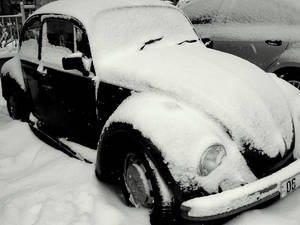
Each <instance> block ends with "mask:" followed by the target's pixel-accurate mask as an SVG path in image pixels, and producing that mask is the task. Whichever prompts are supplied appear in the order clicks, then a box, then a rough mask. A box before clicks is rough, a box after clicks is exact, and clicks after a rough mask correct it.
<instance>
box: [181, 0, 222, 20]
mask: <svg viewBox="0 0 300 225" xmlns="http://www.w3.org/2000/svg"><path fill="white" fill-rule="evenodd" d="M223 2H224V0H210V1H208V0H194V1H191V2H189V3H188V4H187V5H185V6H183V7H182V10H183V11H184V13H185V14H186V15H187V16H188V17H189V19H190V20H191V22H192V24H212V23H215V22H221V21H220V20H221V19H222V15H221V13H222V12H221V11H220V9H221V7H222V4H223Z"/></svg>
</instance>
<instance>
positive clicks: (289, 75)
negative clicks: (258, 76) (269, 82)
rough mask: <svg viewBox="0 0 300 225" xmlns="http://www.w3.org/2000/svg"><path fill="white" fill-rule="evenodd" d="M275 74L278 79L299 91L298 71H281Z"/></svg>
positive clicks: (299, 78)
mask: <svg viewBox="0 0 300 225" xmlns="http://www.w3.org/2000/svg"><path fill="white" fill-rule="evenodd" d="M275 73H276V74H277V76H278V77H280V78H282V79H284V80H285V81H287V82H289V83H290V84H292V85H293V86H295V87H296V88H297V89H299V90H300V69H298V68H295V69H293V68H290V69H281V70H279V71H277V72H275Z"/></svg>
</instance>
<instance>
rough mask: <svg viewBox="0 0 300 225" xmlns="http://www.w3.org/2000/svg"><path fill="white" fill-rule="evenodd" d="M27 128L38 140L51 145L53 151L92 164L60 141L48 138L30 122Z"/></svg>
mask: <svg viewBox="0 0 300 225" xmlns="http://www.w3.org/2000/svg"><path fill="white" fill-rule="evenodd" d="M28 124H29V127H30V129H31V130H32V132H33V133H34V134H35V135H36V136H37V137H38V138H40V139H41V140H42V141H44V142H46V143H47V144H49V145H51V146H52V147H54V148H55V149H57V150H59V151H61V152H63V153H65V154H66V155H68V156H70V157H72V158H75V159H78V160H80V161H83V162H86V163H89V164H92V162H91V161H90V160H88V159H86V158H84V157H83V156H82V155H81V154H79V153H78V152H75V151H73V150H72V149H71V148H70V147H69V146H67V145H65V144H64V143H62V142H61V141H59V140H58V139H56V138H53V137H51V136H49V135H48V134H46V133H45V132H43V131H42V130H40V129H38V128H37V127H36V126H35V123H34V122H32V121H30V122H29V123H28Z"/></svg>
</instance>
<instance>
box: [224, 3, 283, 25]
mask: <svg viewBox="0 0 300 225" xmlns="http://www.w3.org/2000/svg"><path fill="white" fill-rule="evenodd" d="M228 4H229V8H228V14H227V16H226V23H250V24H253V23H274V22H276V23H278V22H279V21H280V20H279V18H280V9H279V7H278V4H277V2H276V1H274V0H264V1H261V0H251V1H249V0H238V1H237V0H229V1H228Z"/></svg>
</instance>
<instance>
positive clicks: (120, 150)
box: [96, 122, 180, 225]
mask: <svg viewBox="0 0 300 225" xmlns="http://www.w3.org/2000/svg"><path fill="white" fill-rule="evenodd" d="M128 168H130V170H131V171H128ZM134 173H139V174H140V175H142V176H143V179H144V180H147V182H148V183H149V184H150V185H151V186H150V185H149V186H150V187H151V196H150V198H151V199H152V201H153V202H151V200H150V201H148V202H147V204H144V206H143V207H144V208H148V209H149V210H150V221H151V224H153V225H160V224H161V225H162V224H164V225H165V224H168V225H173V224H176V223H177V222H178V220H179V218H178V217H179V215H180V213H179V210H180V207H179V206H180V203H179V202H180V200H179V199H178V198H179V196H180V190H177V188H176V184H175V183H174V182H175V181H174V180H173V178H172V176H171V174H170V171H169V170H168V167H167V165H165V163H164V161H163V158H162V156H161V153H160V151H159V150H158V149H157V148H156V147H155V146H154V145H153V144H152V142H151V141H150V140H149V139H147V138H144V137H143V135H142V134H141V132H139V131H138V130H135V129H134V128H133V126H131V125H129V124H125V123H119V122H116V123H112V124H111V125H110V126H109V127H107V128H106V129H105V130H104V132H103V134H102V135H101V139H100V141H99V145H98V154H97V162H96V176H97V177H98V179H99V180H101V181H104V182H108V183H114V184H117V185H119V186H121V188H122V192H123V195H124V198H125V201H126V203H127V204H128V205H129V206H138V204H137V203H136V202H134V201H133V197H132V196H131V195H132V192H133V190H132V189H133V188H131V189H130V187H128V186H129V184H128V183H129V181H128V180H126V175H127V176H128V177H129V176H132V175H134ZM128 177H127V178H128ZM137 178H138V177H137ZM137 183H138V185H140V186H139V188H140V189H138V188H135V190H136V191H140V190H143V188H144V187H145V186H144V187H143V186H141V183H142V182H141V180H140V181H139V180H137ZM132 185H134V182H132V183H131V186H132ZM149 186H148V188H149ZM166 193H167V194H166ZM174 193H176V194H174ZM139 194H140V195H141V196H139V197H135V199H145V196H146V197H148V198H149V195H147V194H149V192H148V193H147V194H145V193H142V192H139ZM166 196H167V197H166ZM140 201H141V200H140ZM148 203H149V204H148Z"/></svg>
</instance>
